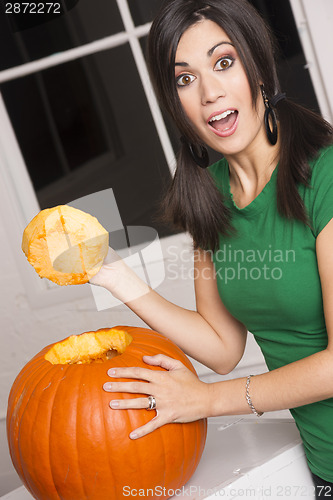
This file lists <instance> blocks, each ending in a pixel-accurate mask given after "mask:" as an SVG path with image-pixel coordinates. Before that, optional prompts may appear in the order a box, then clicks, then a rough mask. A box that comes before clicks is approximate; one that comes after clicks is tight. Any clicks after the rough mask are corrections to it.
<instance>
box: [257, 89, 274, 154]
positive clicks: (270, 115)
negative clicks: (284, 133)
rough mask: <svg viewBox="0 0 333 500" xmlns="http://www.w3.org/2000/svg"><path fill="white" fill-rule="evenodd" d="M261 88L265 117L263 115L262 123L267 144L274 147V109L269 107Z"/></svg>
mask: <svg viewBox="0 0 333 500" xmlns="http://www.w3.org/2000/svg"><path fill="white" fill-rule="evenodd" d="M260 88H261V94H262V97H263V100H264V103H265V108H266V109H265V115H264V122H265V129H266V134H267V139H268V140H269V142H270V143H271V144H272V146H274V145H275V144H276V143H277V119H276V114H275V111H274V109H273V108H272V107H271V105H270V102H269V100H268V98H267V96H266V92H265V90H264V86H263V85H260ZM270 120H271V123H272V127H273V129H272V130H271V127H270Z"/></svg>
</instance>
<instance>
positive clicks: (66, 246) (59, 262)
mask: <svg viewBox="0 0 333 500" xmlns="http://www.w3.org/2000/svg"><path fill="white" fill-rule="evenodd" d="M108 248H109V234H108V232H107V231H106V230H105V229H104V227H103V226H102V225H101V224H100V223H99V222H98V220H97V219H96V217H93V216H92V215H90V214H87V213H86V212H82V210H78V209H77V208H73V207H70V206H68V205H59V206H57V207H53V208H46V209H44V210H42V211H41V212H39V213H38V214H37V215H36V217H34V218H33V219H32V221H31V222H30V223H29V224H28V225H27V227H26V228H25V230H24V232H23V238H22V250H23V252H24V253H25V255H26V257H27V259H28V261H29V262H30V264H31V265H32V266H33V267H34V268H35V271H36V272H37V273H38V274H39V276H40V277H41V278H47V279H49V280H51V281H54V283H57V284H58V285H78V284H81V283H86V282H87V281H89V279H90V278H91V277H92V276H94V275H95V274H96V273H97V272H98V271H99V270H100V268H101V266H102V264H103V260H104V258H105V257H106V254H107V252H108Z"/></svg>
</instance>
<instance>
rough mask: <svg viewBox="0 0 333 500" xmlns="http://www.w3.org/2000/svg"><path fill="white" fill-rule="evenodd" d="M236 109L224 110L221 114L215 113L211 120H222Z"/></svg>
mask: <svg viewBox="0 0 333 500" xmlns="http://www.w3.org/2000/svg"><path fill="white" fill-rule="evenodd" d="M234 112H235V111H234V110H232V109H228V110H227V111H224V112H223V113H221V114H220V115H215V116H213V118H211V119H210V120H209V121H210V122H215V121H216V120H222V119H223V118H226V117H227V116H228V115H231V113H234Z"/></svg>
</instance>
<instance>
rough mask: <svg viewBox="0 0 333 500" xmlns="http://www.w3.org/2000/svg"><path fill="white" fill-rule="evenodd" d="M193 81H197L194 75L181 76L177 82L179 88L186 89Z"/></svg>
mask: <svg viewBox="0 0 333 500" xmlns="http://www.w3.org/2000/svg"><path fill="white" fill-rule="evenodd" d="M193 80H195V76H193V75H180V76H179V77H178V78H177V80H176V82H177V85H178V86H179V87H186V85H189V84H190V83H192V82H193Z"/></svg>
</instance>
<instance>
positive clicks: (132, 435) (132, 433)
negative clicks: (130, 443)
mask: <svg viewBox="0 0 333 500" xmlns="http://www.w3.org/2000/svg"><path fill="white" fill-rule="evenodd" d="M129 437H130V438H131V439H136V438H137V437H138V435H137V433H136V432H131V434H130V435H129Z"/></svg>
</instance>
